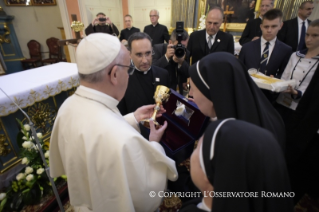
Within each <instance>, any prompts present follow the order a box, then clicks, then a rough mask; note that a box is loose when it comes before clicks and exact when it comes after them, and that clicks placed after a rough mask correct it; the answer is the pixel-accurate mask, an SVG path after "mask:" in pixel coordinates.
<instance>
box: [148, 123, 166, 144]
mask: <svg viewBox="0 0 319 212" xmlns="http://www.w3.org/2000/svg"><path fill="white" fill-rule="evenodd" d="M150 128H151V132H150V137H149V141H156V142H160V141H161V138H162V136H163V134H164V132H165V129H166V128H167V121H165V122H164V125H160V126H159V127H158V129H156V128H155V125H154V122H153V120H150Z"/></svg>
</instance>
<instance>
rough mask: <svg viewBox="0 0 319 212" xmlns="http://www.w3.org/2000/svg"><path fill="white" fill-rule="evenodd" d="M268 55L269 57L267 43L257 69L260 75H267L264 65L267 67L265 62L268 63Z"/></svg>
mask: <svg viewBox="0 0 319 212" xmlns="http://www.w3.org/2000/svg"><path fill="white" fill-rule="evenodd" d="M268 55H269V42H267V43H266V47H265V49H264V51H263V53H262V55H261V58H260V67H259V71H260V72H261V73H264V74H266V75H267V73H266V72H265V69H266V65H267V61H268Z"/></svg>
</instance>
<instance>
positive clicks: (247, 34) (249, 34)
mask: <svg viewBox="0 0 319 212" xmlns="http://www.w3.org/2000/svg"><path fill="white" fill-rule="evenodd" d="M260 24H261V19H260V18H255V19H253V20H250V21H248V22H247V24H246V27H245V29H244V31H243V33H242V35H241V38H240V39H239V43H240V45H244V44H245V43H248V42H250V41H251V40H252V39H253V38H254V37H256V36H257V37H261V35H262V32H261V29H260Z"/></svg>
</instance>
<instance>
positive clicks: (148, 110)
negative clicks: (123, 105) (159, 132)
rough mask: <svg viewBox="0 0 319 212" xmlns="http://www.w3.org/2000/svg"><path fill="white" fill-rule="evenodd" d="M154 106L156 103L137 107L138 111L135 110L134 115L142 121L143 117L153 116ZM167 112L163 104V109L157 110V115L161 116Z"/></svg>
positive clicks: (138, 120)
mask: <svg viewBox="0 0 319 212" xmlns="http://www.w3.org/2000/svg"><path fill="white" fill-rule="evenodd" d="M154 108H155V104H154V105H145V106H142V107H139V108H137V109H136V111H135V112H134V116H135V119H136V121H137V122H140V121H142V120H143V119H149V118H151V117H152V115H153V113H154ZM165 112H166V110H165V109H164V108H163V106H162V105H161V109H160V110H159V111H158V112H157V114H156V117H161V116H162V114H163V113H165Z"/></svg>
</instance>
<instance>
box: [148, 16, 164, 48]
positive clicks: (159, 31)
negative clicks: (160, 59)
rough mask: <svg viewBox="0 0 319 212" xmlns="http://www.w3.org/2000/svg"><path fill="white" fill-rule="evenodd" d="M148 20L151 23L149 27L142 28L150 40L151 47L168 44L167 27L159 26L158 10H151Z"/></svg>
mask: <svg viewBox="0 0 319 212" xmlns="http://www.w3.org/2000/svg"><path fill="white" fill-rule="evenodd" d="M150 19H151V23H152V24H150V25H148V26H146V27H144V32H145V33H147V34H148V35H149V36H150V37H151V38H152V46H154V45H155V44H159V43H164V41H166V43H168V40H169V34H168V30H167V27H166V26H164V25H162V24H159V23H158V19H159V12H158V10H151V11H150Z"/></svg>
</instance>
